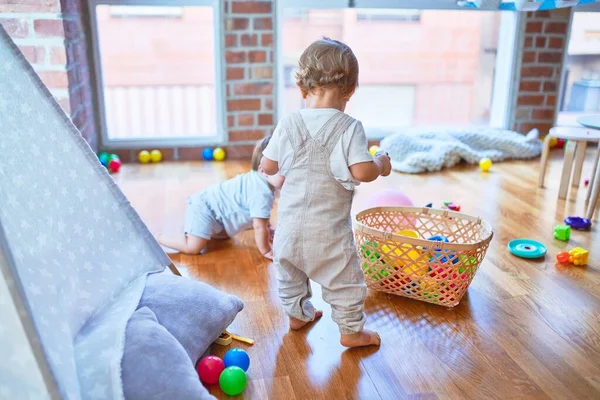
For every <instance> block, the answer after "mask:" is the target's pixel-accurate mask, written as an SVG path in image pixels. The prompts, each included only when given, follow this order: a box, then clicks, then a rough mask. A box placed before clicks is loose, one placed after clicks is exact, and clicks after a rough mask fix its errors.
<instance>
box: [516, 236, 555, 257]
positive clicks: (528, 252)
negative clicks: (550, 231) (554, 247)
mask: <svg viewBox="0 0 600 400" xmlns="http://www.w3.org/2000/svg"><path fill="white" fill-rule="evenodd" d="M508 251H510V252H511V253H512V254H514V255H515V256H517V257H522V258H538V257H543V256H544V255H545V254H546V251H547V250H546V246H544V245H543V244H542V243H540V242H537V241H535V240H531V239H525V238H521V239H515V240H511V241H510V242H508Z"/></svg>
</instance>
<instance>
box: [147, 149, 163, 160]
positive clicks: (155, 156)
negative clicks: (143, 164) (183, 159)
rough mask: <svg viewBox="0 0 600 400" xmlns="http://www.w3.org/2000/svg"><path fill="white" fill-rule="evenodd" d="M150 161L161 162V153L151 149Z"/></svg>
mask: <svg viewBox="0 0 600 400" xmlns="http://www.w3.org/2000/svg"><path fill="white" fill-rule="evenodd" d="M150 161H152V162H161V161H162V153H161V152H160V150H152V151H151V152H150Z"/></svg>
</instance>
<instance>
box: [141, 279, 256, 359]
mask: <svg viewBox="0 0 600 400" xmlns="http://www.w3.org/2000/svg"><path fill="white" fill-rule="evenodd" d="M141 307H148V308H149V309H150V310H152V312H153V313H154V314H155V315H156V318H157V320H158V322H159V323H160V324H161V325H162V326H164V327H165V328H166V329H167V330H168V331H169V332H170V333H171V334H172V335H173V336H174V337H175V339H177V340H178V341H179V343H181V345H182V346H183V348H184V349H185V351H187V353H188V355H189V357H190V360H192V362H193V363H196V361H198V359H199V358H200V356H201V355H202V354H204V352H205V351H206V350H207V349H208V347H209V346H210V345H211V343H212V342H214V341H215V340H216V339H217V338H218V337H219V335H220V334H221V333H222V332H223V330H225V328H227V327H228V326H229V325H230V324H231V323H232V322H233V320H234V319H235V317H236V315H237V313H238V312H240V311H241V310H242V309H243V308H244V303H242V301H241V300H240V299H239V298H237V297H236V296H233V295H230V294H227V293H224V292H221V291H220V290H217V289H215V288H213V287H212V286H210V285H207V284H206V283H202V282H199V281H196V280H192V279H188V278H183V277H180V276H176V275H172V274H168V273H163V274H153V275H150V276H149V277H148V282H147V283H146V288H145V289H144V294H143V295H142V299H141V300H140V304H139V306H138V308H141Z"/></svg>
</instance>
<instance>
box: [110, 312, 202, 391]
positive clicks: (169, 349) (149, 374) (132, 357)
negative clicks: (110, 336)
mask: <svg viewBox="0 0 600 400" xmlns="http://www.w3.org/2000/svg"><path fill="white" fill-rule="evenodd" d="M121 374H122V377H123V392H124V394H125V398H126V399H128V400H130V399H131V400H137V399H140V400H159V399H161V400H162V399H165V400H166V399H190V400H196V399H214V397H213V396H211V395H210V394H209V393H208V391H207V390H206V389H205V388H204V386H202V383H200V380H199V379H198V375H197V373H196V370H195V368H194V364H193V363H192V361H191V360H190V358H189V357H188V355H187V354H186V351H185V350H184V349H183V347H182V346H181V344H179V342H178V341H177V340H176V339H175V338H174V337H173V335H171V334H170V333H169V332H168V331H167V330H166V329H165V328H164V327H162V326H161V325H160V324H159V323H158V321H157V320H156V316H155V315H154V313H153V312H152V311H151V310H150V309H148V308H147V307H143V308H140V309H138V310H137V311H136V312H134V313H133V315H132V316H131V318H130V319H129V322H128V323H127V330H126V331H125V350H124V352H123V359H122V361H121Z"/></svg>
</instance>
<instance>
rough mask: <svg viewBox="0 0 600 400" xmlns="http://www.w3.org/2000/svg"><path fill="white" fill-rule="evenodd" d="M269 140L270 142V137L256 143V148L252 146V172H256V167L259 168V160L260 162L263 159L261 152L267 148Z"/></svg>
mask: <svg viewBox="0 0 600 400" xmlns="http://www.w3.org/2000/svg"><path fill="white" fill-rule="evenodd" d="M269 140H271V136H267V137H266V138H264V139H262V140H259V141H258V142H256V146H254V151H253V152H252V170H253V171H258V167H259V166H260V160H262V157H263V151H264V150H265V149H266V148H267V145H268V144H269Z"/></svg>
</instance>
